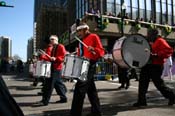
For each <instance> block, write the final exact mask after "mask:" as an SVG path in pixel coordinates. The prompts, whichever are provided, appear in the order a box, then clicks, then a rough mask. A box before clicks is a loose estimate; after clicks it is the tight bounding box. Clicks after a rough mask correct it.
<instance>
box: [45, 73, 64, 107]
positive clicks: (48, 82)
mask: <svg viewBox="0 0 175 116" xmlns="http://www.w3.org/2000/svg"><path fill="white" fill-rule="evenodd" d="M53 88H55V90H56V92H57V94H58V95H59V96H60V99H67V97H66V92H67V88H66V86H65V85H64V83H63V81H62V78H61V71H58V70H54V71H52V74H51V78H46V79H45V84H44V87H43V94H42V95H43V96H42V97H43V99H42V101H43V102H44V104H48V103H49V100H50V98H51V95H52V92H53Z"/></svg>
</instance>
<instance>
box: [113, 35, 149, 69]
mask: <svg viewBox="0 0 175 116" xmlns="http://www.w3.org/2000/svg"><path fill="white" fill-rule="evenodd" d="M150 49H151V48H150V45H149V43H148V41H147V40H146V39H145V37H144V36H142V35H140V34H135V35H130V36H128V37H122V38H120V39H119V40H116V42H115V44H114V46H113V53H112V55H113V59H114V61H115V62H116V63H117V64H118V65H119V66H120V67H123V68H141V67H143V66H144V65H145V64H146V63H147V62H148V60H149V58H150Z"/></svg>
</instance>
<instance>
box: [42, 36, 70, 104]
mask: <svg viewBox="0 0 175 116" xmlns="http://www.w3.org/2000/svg"><path fill="white" fill-rule="evenodd" d="M45 52H46V53H47V54H48V55H45V54H42V55H41V56H40V59H41V60H45V61H50V62H51V77H50V78H46V80H45V84H44V87H43V94H42V100H41V102H40V103H41V104H43V105H48V103H49V100H50V97H51V94H52V92H53V88H55V89H56V92H57V94H58V95H59V96H60V100H59V101H57V102H56V103H65V102H67V97H66V92H67V89H66V86H65V85H64V83H63V82H62V79H61V71H62V67H63V66H62V65H63V61H64V57H65V54H66V50H65V47H64V46H63V45H62V44H59V43H58V37H57V36H56V35H52V36H50V46H48V47H47V48H46V50H45Z"/></svg>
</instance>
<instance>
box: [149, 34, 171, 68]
mask: <svg viewBox="0 0 175 116" xmlns="http://www.w3.org/2000/svg"><path fill="white" fill-rule="evenodd" d="M151 47H152V53H153V54H157V56H154V57H152V63H153V64H159V65H163V63H164V62H165V60H166V59H167V58H168V57H169V56H171V55H172V53H173V49H172V48H171V46H170V45H169V44H168V43H167V42H166V40H165V39H163V38H161V37H158V38H157V39H156V41H155V42H154V43H153V44H152V46H151Z"/></svg>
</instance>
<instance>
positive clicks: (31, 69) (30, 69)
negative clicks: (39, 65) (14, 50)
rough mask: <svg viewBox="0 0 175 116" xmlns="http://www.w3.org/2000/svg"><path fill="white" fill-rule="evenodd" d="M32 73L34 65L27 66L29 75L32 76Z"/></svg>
mask: <svg viewBox="0 0 175 116" xmlns="http://www.w3.org/2000/svg"><path fill="white" fill-rule="evenodd" d="M33 71H34V65H33V64H29V73H32V74H33Z"/></svg>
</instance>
